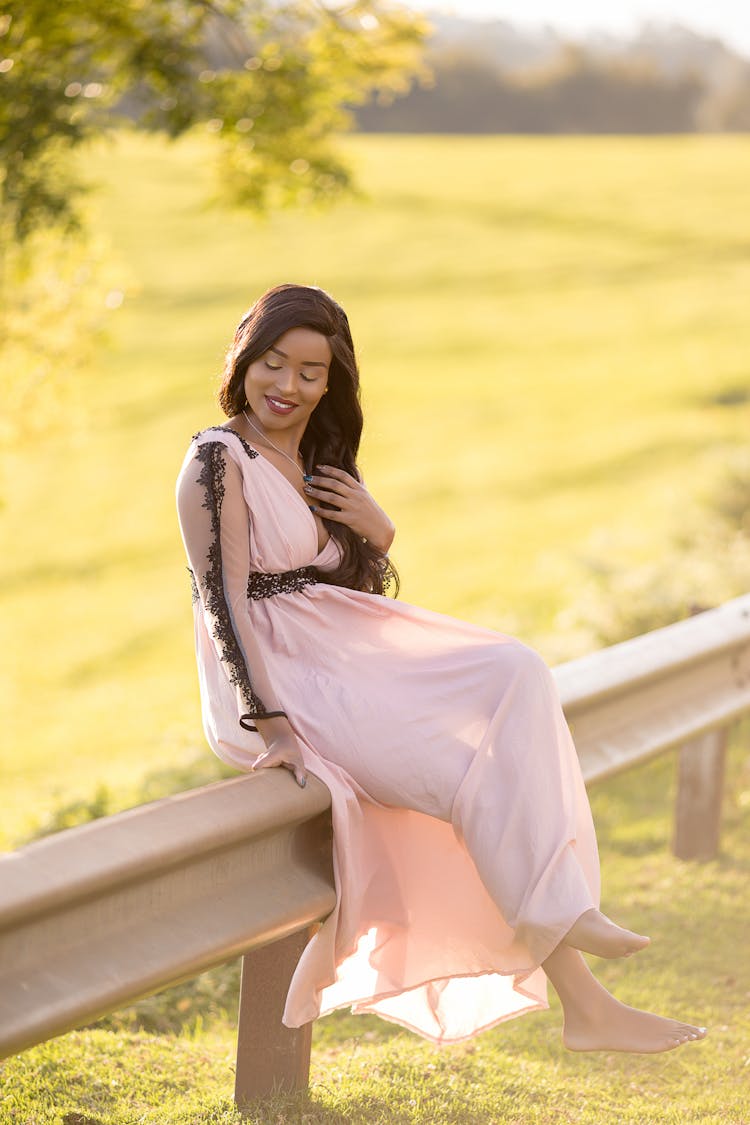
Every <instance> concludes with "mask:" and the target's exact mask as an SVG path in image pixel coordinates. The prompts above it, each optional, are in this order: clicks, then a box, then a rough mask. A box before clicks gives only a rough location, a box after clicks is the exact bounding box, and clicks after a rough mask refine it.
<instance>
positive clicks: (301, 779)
mask: <svg viewBox="0 0 750 1125" xmlns="http://www.w3.org/2000/svg"><path fill="white" fill-rule="evenodd" d="M281 765H282V766H283V767H284V769H285V770H289V772H290V773H293V774H294V780H295V781H296V782H297V784H298V785H299V787H300V789H304V788H305V786H306V785H307V776H306V775H305V771H304V768H303V767H302V766H299V765H295V764H294V763H292V762H282V763H281Z"/></svg>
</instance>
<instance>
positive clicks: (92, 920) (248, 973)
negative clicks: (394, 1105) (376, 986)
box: [0, 595, 750, 1104]
mask: <svg viewBox="0 0 750 1125" xmlns="http://www.w3.org/2000/svg"><path fill="white" fill-rule="evenodd" d="M555 676H556V680H557V683H558V687H559V690H560V694H561V698H562V701H563V706H564V709H565V713H566V716H567V718H568V721H569V723H570V724H571V727H572V730H573V734H574V737H575V740H576V745H577V748H578V752H579V755H580V759H581V763H582V768H583V774H584V777H585V779H586V781H587V782H594V781H598V780H600V779H602V778H606V777H609V776H610V775H612V774H614V773H616V772H619V771H621V770H625V769H628V768H630V767H631V766H632V765H634V764H636V763H638V762H640V761H643V760H645V759H646V758H649V757H652V756H653V755H655V754H658V753H661V752H663V751H665V750H668V749H671V748H674V747H676V746H680V747H682V749H681V752H680V766H679V783H678V796H677V809H676V830H675V841H674V846H675V850H676V852H677V854H679V855H681V856H683V857H685V858H704V857H708V856H710V855H712V854H714V852H715V850H716V847H717V845H718V834H719V820H720V806H721V788H722V776H723V762H724V752H725V745H726V735H727V730H728V726H729V724H731V723H732V722H733V721H734V720H735V719H737V718H738V717H739V716H741V715H743V714H745V713H748V712H750V595H746V596H744V597H742V598H737V599H735V600H734V601H731V602H728V603H726V604H725V605H723V606H721V607H719V608H718V609H714V610H709V611H707V612H706V613H702V614H700V615H699V616H696V617H693V618H691V619H689V620H687V621H682V622H679V623H677V624H676V625H670V626H668V627H667V628H665V629H659V630H656V631H655V632H653V633H648V634H645V635H644V636H641V637H637V638H635V639H634V640H631V641H626V642H624V643H623V644H619V645H615V646H613V647H612V648H609V649H605V650H603V651H601V652H598V653H595V654H593V655H591V656H586V657H583V658H582V659H580V660H574V661H570V662H569V663H567V664H563V665H561V666H559V667H558V668H557V669H555ZM334 903H335V894H334V889H333V875H332V870H331V821H330V796H329V794H328V790H327V789H326V787H325V786H324V785H323V784H322V783H321V782H320V781H318V780H317V779H316V778H314V777H311V778H310V779H309V782H308V785H307V787H306V788H305V789H304V790H301V789H299V788H298V787H297V786H296V785H295V784H294V782H293V780H292V779H291V777H290V776H289V775H288V773H287V772H286V771H280V770H270V771H262V772H261V773H259V774H258V775H252V776H247V777H239V778H235V779H232V780H231V781H225V782H219V783H218V784H215V785H210V786H206V787H204V788H203V789H198V790H193V791H190V792H187V793H182V794H179V795H177V796H174V797H169V798H166V799H164V800H161V801H156V802H154V803H153V804H150V805H144V806H142V807H140V808H136V809H132V810H129V811H128V812H124V813H120V814H118V815H117V816H112V817H107V818H105V819H103V820H98V821H94V822H92V823H91V824H87V825H84V826H82V827H80V828H73V829H69V830H68V831H65V832H61V833H59V834H57V835H55V836H51V837H48V838H46V839H43V840H39V841H37V842H35V843H33V844H30V845H28V846H27V847H24V848H22V849H20V850H19V851H17V852H12V853H10V854H7V855H4V856H0V1058H1V1057H6V1056H8V1055H10V1054H14V1053H16V1052H18V1051H21V1050H23V1049H25V1048H26V1047H29V1046H31V1045H32V1044H34V1043H39V1042H42V1041H44V1040H45V1039H48V1038H51V1037H52V1036H54V1035H59V1034H61V1033H63V1032H65V1031H68V1030H71V1029H72V1028H74V1027H80V1026H81V1025H82V1024H84V1023H88V1022H90V1021H92V1020H95V1019H97V1018H99V1017H100V1016H103V1015H105V1014H107V1013H108V1012H111V1011H114V1010H115V1009H116V1008H118V1007H120V1006H123V1005H125V1004H127V1003H130V1002H132V1001H134V1000H136V999H138V998H140V997H142V996H145V995H149V994H151V993H153V992H156V991H158V990H159V989H161V988H164V987H166V986H167V985H170V984H176V983H178V982H179V981H182V980H186V979H189V978H190V977H193V976H195V975H197V974H198V973H200V972H202V971H204V970H205V969H208V968H210V967H211V966H213V965H216V964H220V963H221V962H224V961H227V960H230V959H232V958H234V957H237V956H239V955H241V954H242V955H244V960H243V981H242V997H241V1002H240V1024H239V1032H238V1056H237V1080H236V1088H235V1098H236V1100H237V1102H238V1104H242V1103H243V1102H245V1101H248V1100H250V1099H252V1098H253V1097H259V1096H262V1095H264V1094H265V1093H268V1092H269V1091H270V1090H271V1089H273V1088H276V1087H280V1088H286V1089H294V1088H299V1087H300V1086H302V1085H304V1084H306V1082H307V1074H308V1069H309V1057H310V1025H308V1026H307V1027H306V1028H302V1029H299V1030H296V1031H292V1030H289V1029H287V1028H284V1027H283V1026H282V1024H281V1012H282V1009H283V1002H284V996H285V993H286V989H287V987H288V983H289V979H290V977H291V974H292V972H293V970H294V966H295V964H296V961H297V959H298V957H299V954H300V952H301V949H302V948H303V946H304V944H305V942H306V940H307V937H308V935H309V932H310V927H311V925H313V924H314V923H316V922H317V921H320V920H321V919H323V918H325V917H326V915H327V914H328V913H329V912H330V910H331V909H332V908H333V906H334ZM261 947H263V948H261Z"/></svg>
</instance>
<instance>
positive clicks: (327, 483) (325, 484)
mask: <svg viewBox="0 0 750 1125" xmlns="http://www.w3.org/2000/svg"><path fill="white" fill-rule="evenodd" d="M352 491H353V486H352V485H350V484H347V483H346V482H345V481H332V480H326V478H325V477H313V478H312V480H311V481H308V482H307V484H306V485H305V492H318V493H320V492H323V493H327V494H329V495H330V494H333V495H335V496H349V495H350V494H351V493H352Z"/></svg>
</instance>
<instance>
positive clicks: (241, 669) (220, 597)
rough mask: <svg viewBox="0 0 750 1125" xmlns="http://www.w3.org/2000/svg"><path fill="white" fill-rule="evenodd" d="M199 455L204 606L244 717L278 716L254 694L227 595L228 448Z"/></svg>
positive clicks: (212, 445) (220, 445)
mask: <svg viewBox="0 0 750 1125" xmlns="http://www.w3.org/2000/svg"><path fill="white" fill-rule="evenodd" d="M218 428H219V429H220V428H221V427H218ZM195 456H196V458H197V460H198V461H200V462H201V465H202V466H203V468H202V469H201V472H200V475H199V476H198V479H197V482H196V483H197V484H200V485H202V486H203V489H204V492H205V497H204V500H203V505H202V506H203V507H204V508H205V509H206V510H207V511H208V512H209V513H210V515H211V545H210V547H209V549H208V567H207V569H206V573H205V575H204V576H203V581H202V585H203V592H204V605H205V607H206V610H207V612H208V613H209V614H210V615H211V616H212V618H213V619H214V621H215V623H216V624H215V628H214V638H215V639H216V640H217V641H218V642H219V644H220V645H221V653H220V658H221V661H222V663H223V664H224V665H225V667H226V669H227V672H228V674H229V681H230V683H232V684H234V685H235V687H237V688H238V689H239V691H240V693H241V695H242V699H243V701H244V703H245V706H246V707H247V708H248V711H249V712H250V713H249V714H248V715H243V716H242V718H243V719H246V718H255V719H257V718H263V717H264V716H268V715H270V714H275V715H278V714H280V713H281V712H278V711H274V712H269V711H267V709H266V707H265V706H264V704H263V702H262V701H261V700H260V699H259V698H258V696H257V695H256V694H255V692H254V691H253V688H252V684H251V683H250V674H249V672H248V668H247V664H246V662H245V655H244V653H243V651H242V646H241V645H240V642H239V639H238V637H237V634H236V633H235V631H234V625H233V622H232V612H231V610H230V608H229V606H228V604H227V601H226V597H225V595H224V581H223V571H222V561H221V505H222V503H223V501H224V491H225V490H224V477H225V474H226V469H227V465H226V457H227V456H228V455H227V452H226V445H225V444H224V442H221V441H210V442H204V444H203V445H199V446H198V448H197V449H196V451H195ZM240 723H241V725H242V726H245V724H244V723H243V722H242V720H240ZM246 729H251V728H246Z"/></svg>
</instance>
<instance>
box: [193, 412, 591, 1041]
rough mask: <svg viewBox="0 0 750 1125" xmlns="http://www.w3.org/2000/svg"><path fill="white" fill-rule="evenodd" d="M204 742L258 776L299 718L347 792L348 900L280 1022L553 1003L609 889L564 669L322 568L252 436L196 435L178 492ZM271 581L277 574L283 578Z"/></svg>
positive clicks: (343, 873)
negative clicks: (550, 980)
mask: <svg viewBox="0 0 750 1125" xmlns="http://www.w3.org/2000/svg"><path fill="white" fill-rule="evenodd" d="M177 498H178V510H179V517H180V526H181V531H182V536H183V540H184V543H185V548H186V551H187V555H188V559H189V563H190V569H191V571H192V574H193V578H194V598H195V601H194V608H195V644H196V652H197V659H198V671H199V679H200V690H201V703H202V711H203V721H204V728H205V732H206V736H207V738H208V741H209V743H210V745H211V748H212V749H213V750H214V752H215V753H216V754H217V755H218V756H219V757H220V758H221V759H222V760H223V761H225V762H228V763H229V764H231V765H232V766H235V767H237V768H238V769H240V770H247V769H249V768H250V766H251V765H252V763H253V761H254V759H255V757H256V755H257V754H259V753H261V752H262V751H263V750H264V748H265V747H264V743H263V740H262V738H261V736H260V734H259V733H258V732H257V730H253V729H252V727H253V718H258V717H262V716H263V715H268V714H272V713H274V712H282V713H284V714H286V715H287V716H288V718H289V721H290V723H291V725H292V727H293V728H294V731H295V732H296V734H297V736H298V738H299V741H300V744H301V747H302V751H303V756H304V761H305V766H306V768H307V769H308V770H309V771H310V772H311V773H314V774H315V775H316V776H317V777H319V778H320V779H321V780H322V781H323V782H324V783H325V784H326V785H327V786H328V788H329V789H330V792H331V800H332V810H333V827H334V871H335V877H336V889H337V905H336V908H335V910H334V911H333V913H332V914H331V915H330V916H329V917H328V918H327V920H326V921H325V923H324V924H323V926H322V927H321V928H320V930H319V931H318V932H317V934H316V935H315V936H314V937H313V938H312V939H311V941H310V942H309V944H308V945H307V947H306V949H305V951H304V953H303V954H302V957H301V959H300V961H299V964H298V966H297V970H296V972H295V974H294V977H293V979H292V983H291V986H290V989H289V994H288V997H287V1003H286V1009H285V1013H284V1022H285V1023H286V1024H287V1025H288V1026H290V1027H297V1026H299V1025H301V1024H303V1023H306V1022H308V1021H309V1020H313V1019H315V1018H316V1017H318V1016H319V1015H322V1014H324V1013H326V1012H328V1011H331V1010H332V1009H333V1008H338V1007H341V1006H343V1005H351V1007H352V1009H353V1010H354V1011H356V1012H375V1013H377V1014H378V1015H379V1016H382V1017H384V1018H385V1019H389V1020H393V1021H395V1022H396V1023H400V1024H403V1025H404V1026H405V1027H408V1028H410V1029H412V1030H413V1031H416V1032H418V1033H419V1034H420V1035H424V1036H426V1037H427V1038H429V1039H432V1040H434V1041H436V1042H450V1041H455V1040H459V1039H464V1038H467V1037H468V1036H471V1035H474V1034H475V1033H476V1032H478V1031H480V1030H482V1029H483V1028H487V1027H491V1026H492V1025H493V1024H496V1023H499V1022H500V1021H501V1020H505V1019H509V1018H510V1017H512V1016H516V1015H519V1014H520V1013H522V1012H525V1011H530V1010H532V1009H535V1008H545V1007H547V990H546V976H545V974H544V971H543V969H541V968H540V965H541V962H542V961H543V960H544V959H545V957H546V956H547V955H548V954H549V953H550V952H551V951H552V949H553V948H554V947H555V945H557V943H558V942H559V940H560V938H561V937H562V936H563V935H564V934H565V933H566V931H567V930H568V929H569V928H570V926H571V925H572V924H573V922H574V921H575V920H576V918H578V917H579V915H580V914H581V913H582V912H583V911H584V910H587V909H589V908H590V907H592V906H597V905H598V902H599V866H598V856H597V849H596V840H595V836H594V830H593V825H592V822H591V814H590V810H589V804H588V799H587V797H586V791H585V788H584V785H583V781H582V778H581V773H580V769H579V765H578V759H577V756H576V753H575V748H574V746H573V743H572V740H571V737H570V733H569V731H568V727H567V725H566V722H565V719H564V716H563V714H562V710H561V707H560V703H559V699H558V696H557V692H556V687H555V683H554V679H553V677H552V675H551V673H550V671H549V669H548V668H547V666H546V665H545V664H544V662H543V661H542V660H541V658H540V657H539V656H537V654H536V653H534V652H533V651H532V650H531V649H529V648H527V647H526V646H525V645H523V644H521V643H520V642H519V641H516V640H513V639H512V638H510V637H506V636H503V635H501V634H498V633H495V632H491V631H490V630H488V629H482V628H479V627H478V626H475V625H469V624H466V623H464V622H461V621H457V620H454V619H453V618H450V617H445V616H443V615H441V614H438V613H433V612H429V611H427V610H424V609H419V608H417V607H415V606H411V605H406V604H404V603H403V602H400V601H397V600H393V599H390V598H387V597H383V596H379V595H374V594H367V593H362V592H360V591H357V590H349V589H345V588H343V587H340V586H331V585H327V584H325V583H320V582H317V583H316V582H314V581H312V580H311V579H312V572H311V571H310V570H309V569H308V568H310V567H311V566H314V567H317V568H320V569H325V568H330V569H332V568H334V567H335V566H336V565H337V562H338V548H337V546H336V543H335V541H334V540H329V541H328V543H327V544H326V546H325V547H324V548H323V550H322V551H320V552H319V551H318V532H317V525H316V522H315V519H314V517H313V515H312V513H311V512H310V510H309V508H308V506H307V504H306V503H305V501H304V499H303V498H302V497H301V496H300V495H299V493H298V492H297V491H296V490H295V489H294V487H293V486H292V485H291V484H290V483H289V481H288V480H287V479H286V478H285V477H284V475H283V474H282V473H280V472H279V470H278V469H277V468H276V467H275V466H274V465H273V464H272V463H271V462H270V461H269V460H267V459H266V458H265V457H264V456H263V455H262V454H260V453H259V452H258V451H257V450H256V449H253V448H252V447H251V446H250V445H248V443H247V442H245V441H244V440H243V439H242V438H241V437H240V436H239V435H238V434H236V433H235V432H234V431H232V430H230V429H226V428H224V427H220V426H214V427H210V428H209V429H207V430H204V431H202V432H201V433H199V434H197V435H196V436H195V437H194V438H193V441H192V443H191V445H190V448H189V449H188V452H187V454H186V457H185V461H184V463H183V466H182V469H181V471H180V476H179V480H178V485H177ZM268 576H271V577H268Z"/></svg>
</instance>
